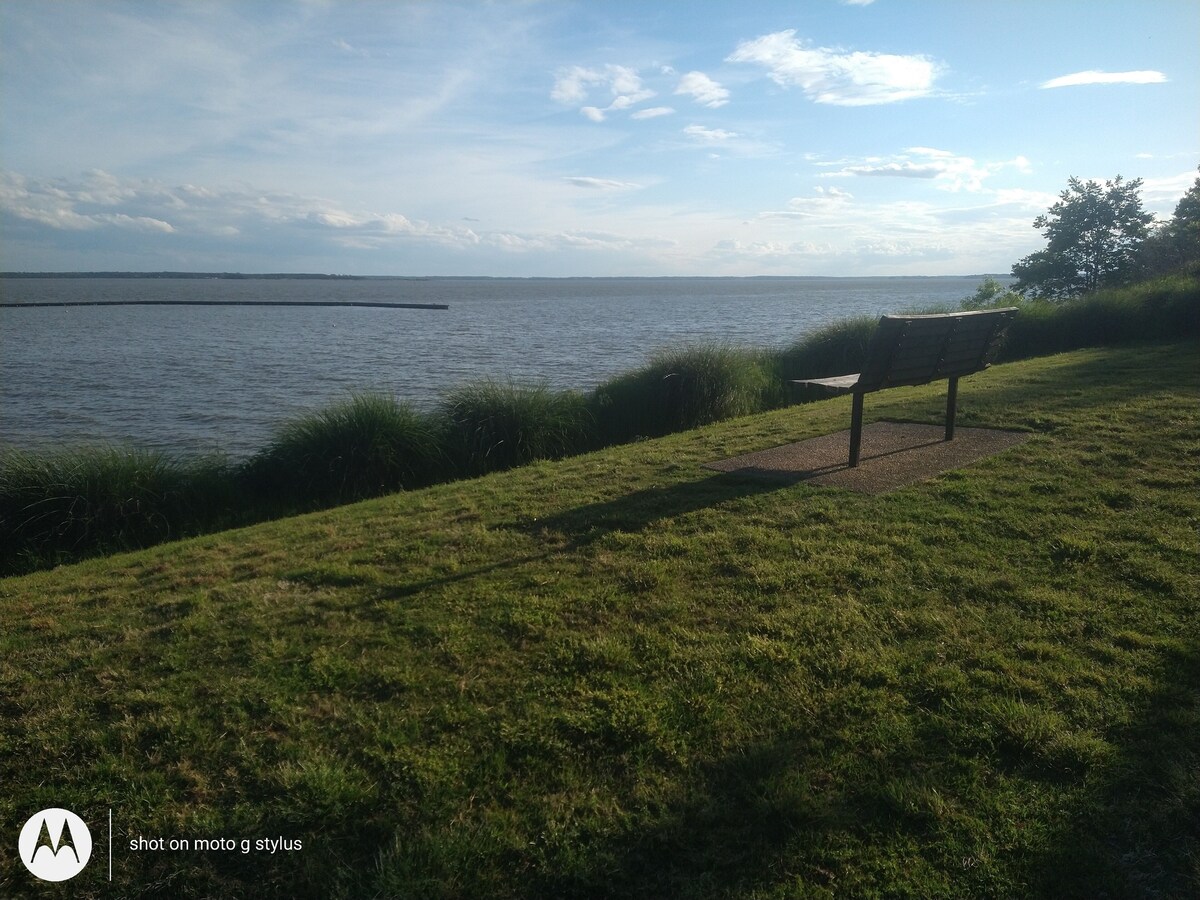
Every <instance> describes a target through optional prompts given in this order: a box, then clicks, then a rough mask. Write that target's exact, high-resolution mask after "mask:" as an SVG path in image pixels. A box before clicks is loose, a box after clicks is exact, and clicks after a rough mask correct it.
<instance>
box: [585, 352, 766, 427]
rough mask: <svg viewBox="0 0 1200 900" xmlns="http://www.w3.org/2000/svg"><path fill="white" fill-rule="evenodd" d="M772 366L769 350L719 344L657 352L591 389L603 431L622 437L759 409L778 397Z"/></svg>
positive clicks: (596, 414) (598, 424) (598, 425)
mask: <svg viewBox="0 0 1200 900" xmlns="http://www.w3.org/2000/svg"><path fill="white" fill-rule="evenodd" d="M774 369H775V365H774V364H773V361H772V358H771V356H770V355H769V354H766V353H763V352H761V351H756V350H747V349H739V348H734V347H728V346H724V345H719V344H707V345H693V346H688V347H681V348H677V349H674V350H668V351H665V352H662V353H659V354H657V355H656V356H654V357H652V358H651V360H650V362H649V363H648V364H647V365H646V366H644V367H643V368H641V369H639V370H637V371H634V372H630V373H628V374H626V375H620V376H618V377H616V378H614V379H612V380H610V381H608V382H605V383H604V384H602V385H600V386H599V387H598V388H596V389H595V391H593V393H592V396H591V405H592V409H593V410H594V415H595V417H596V422H597V427H598V431H599V434H600V435H601V437H602V439H603V441H604V442H605V443H620V442H623V441H629V440H633V439H635V438H638V437H657V436H660V435H664V434H669V433H671V432H674V431H683V430H685V429H688V428H696V427H698V426H700V425H707V424H709V423H710V422H717V421H720V420H721V419H728V418H731V417H733V416H742V415H748V414H750V413H753V412H759V411H761V410H763V409H765V408H767V406H770V405H773V404H774V402H775V400H776V395H777V392H778V385H777V383H776V381H777V379H775V378H774V374H775V373H774Z"/></svg>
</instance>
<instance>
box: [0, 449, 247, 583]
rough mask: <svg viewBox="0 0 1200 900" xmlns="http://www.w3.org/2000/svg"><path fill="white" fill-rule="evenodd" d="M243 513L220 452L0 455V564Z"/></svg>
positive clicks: (121, 546) (50, 558) (172, 534)
mask: <svg viewBox="0 0 1200 900" xmlns="http://www.w3.org/2000/svg"><path fill="white" fill-rule="evenodd" d="M245 518H246V514H245V510H244V502H243V501H242V498H240V497H239V496H238V491H237V486H236V482H235V478H234V469H233V467H232V466H231V465H230V463H229V462H228V461H227V460H226V459H225V458H224V457H222V456H217V455H211V456H201V457H193V458H178V457H175V456H172V455H169V454H167V453H163V452H161V451H157V450H146V449H138V448H127V447H84V448H79V449H64V450H57V451H52V452H48V453H35V452H29V451H24V450H7V451H5V452H4V453H3V454H2V455H0V573H9V574H12V573H15V572H24V571H30V570H33V569H37V568H47V567H51V566H54V565H56V564H58V563H61V562H68V561H74V560H77V559H81V558H83V557H87V556H92V555H96V554H101V553H112V552H117V551H121V550H129V549H134V548H138V547H145V546H149V545H151V544H157V543H161V542H163V541H167V540H174V539H177V538H181V537H185V536H189V535H194V534H201V533H204V532H206V531H214V530H218V529H220V528H223V527H229V526H231V525H234V524H239V523H240V522H241V521H243V520H244V519H245Z"/></svg>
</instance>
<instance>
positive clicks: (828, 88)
mask: <svg viewBox="0 0 1200 900" xmlns="http://www.w3.org/2000/svg"><path fill="white" fill-rule="evenodd" d="M728 61H730V62H744V63H754V64H757V65H761V66H764V67H765V68H766V69H767V73H768V74H769V75H770V77H771V79H772V80H773V81H774V82H775V83H776V84H779V85H781V86H783V87H799V88H800V89H801V90H802V91H804V94H805V96H806V97H808V98H809V99H810V100H812V101H813V102H815V103H828V104H833V105H835V106H870V105H874V104H881V103H896V102H898V101H901V100H911V99H914V98H916V97H925V96H928V95H929V94H930V93H932V92H933V85H934V81H935V80H936V79H937V75H938V68H939V67H938V65H937V64H936V63H935V62H934V61H933V60H931V59H929V58H928V57H925V56H896V55H892V54H886V53H870V52H861V51H854V52H848V51H845V50H837V49H831V48H828V47H813V46H811V45H809V44H808V43H807V42H805V41H802V40H799V39H797V38H796V32H795V31H794V30H792V29H789V30H787V31H779V32H775V33H774V34H767V35H763V36H762V37H758V38H755V39H754V40H751V41H743V42H742V43H740V44H739V45H738V46H737V49H736V50H734V52H733V53H732V54H731V55H730V56H729V57H728Z"/></svg>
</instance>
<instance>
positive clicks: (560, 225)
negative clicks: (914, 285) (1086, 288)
mask: <svg viewBox="0 0 1200 900" xmlns="http://www.w3.org/2000/svg"><path fill="white" fill-rule="evenodd" d="M1197 36H1200V3H1198V2H1196V0H1103V2H1097V0H1086V2H1068V0H954V2H939V0H919V2H918V0H873V2H868V0H855V2H848V0H791V2H772V0H740V2H702V0H689V2H683V0H632V2H624V0H587V2H584V0H579V2H571V0H545V2H534V0H523V2H507V0H495V2H483V0H479V2H461V3H459V2H433V0H428V2H403V0H390V2H382V0H380V2H372V0H352V2H351V0H347V2H336V0H305V2H283V0H272V2H267V0H237V2H228V3H226V2H219V0H203V2H196V3H177V2H151V0H138V2H120V0H103V2H102V0H90V2H87V0H57V2H42V0H0V270H4V271H114V270H118V271H217V272H219V271H236V272H323V273H339V274H359V275H410V276H419V275H492V276H521V277H526V276H716V275H831V276H849V275H966V274H979V273H989V272H990V273H1005V272H1008V271H1009V270H1010V269H1011V267H1012V264H1013V263H1014V262H1016V261H1017V260H1018V259H1020V258H1021V257H1022V256H1024V255H1026V254H1029V253H1031V252H1034V251H1035V250H1038V249H1041V248H1042V247H1043V246H1044V239H1043V238H1042V236H1041V234H1040V233H1039V232H1038V230H1037V229H1035V228H1034V226H1033V221H1034V219H1035V218H1036V217H1037V216H1038V215H1039V214H1041V213H1043V212H1045V211H1046V209H1047V208H1048V207H1049V206H1050V205H1051V204H1052V203H1054V202H1055V200H1056V199H1057V195H1058V194H1059V192H1061V191H1062V190H1063V189H1064V188H1065V187H1066V185H1067V180H1068V179H1069V178H1070V177H1073V176H1074V177H1079V178H1083V179H1094V180H1096V181H1100V182H1103V181H1104V180H1107V179H1111V178H1114V177H1115V176H1117V175H1121V176H1123V177H1124V178H1126V179H1132V178H1142V179H1143V180H1144V183H1143V186H1142V190H1141V196H1142V200H1143V203H1144V205H1145V207H1146V209H1148V210H1149V211H1151V212H1153V213H1155V214H1156V215H1157V216H1158V217H1159V218H1161V219H1166V218H1169V217H1170V215H1171V212H1172V211H1173V209H1174V207H1175V204H1176V203H1177V202H1178V200H1179V198H1180V197H1181V196H1182V195H1183V193H1184V191H1186V190H1187V188H1188V187H1189V186H1190V185H1191V184H1192V183H1194V181H1195V180H1196V175H1197V165H1198V164H1200V54H1198V53H1197V52H1196V47H1197V43H1196V42H1197Z"/></svg>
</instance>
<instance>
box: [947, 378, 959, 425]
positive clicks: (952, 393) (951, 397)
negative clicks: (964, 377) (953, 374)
mask: <svg viewBox="0 0 1200 900" xmlns="http://www.w3.org/2000/svg"><path fill="white" fill-rule="evenodd" d="M956 412H958V379H957V378H951V379H950V387H949V388H948V389H947V391H946V440H948V441H952V440H954V414H955V413H956Z"/></svg>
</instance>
